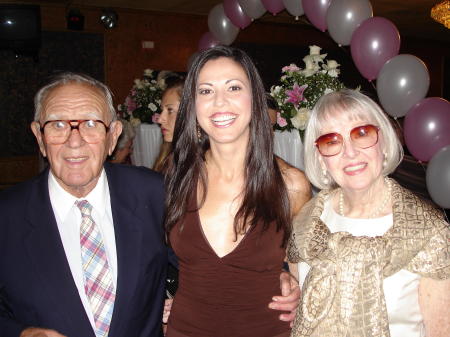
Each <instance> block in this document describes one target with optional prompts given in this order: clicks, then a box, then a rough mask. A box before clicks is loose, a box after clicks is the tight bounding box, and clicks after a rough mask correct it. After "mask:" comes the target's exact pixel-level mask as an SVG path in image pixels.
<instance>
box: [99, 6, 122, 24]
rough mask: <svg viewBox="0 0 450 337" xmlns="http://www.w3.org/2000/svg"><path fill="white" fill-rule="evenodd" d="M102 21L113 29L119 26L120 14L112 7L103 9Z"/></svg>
mask: <svg viewBox="0 0 450 337" xmlns="http://www.w3.org/2000/svg"><path fill="white" fill-rule="evenodd" d="M100 21H101V23H103V26H104V27H105V28H107V29H111V28H114V27H116V26H117V21H119V16H118V15H117V13H116V12H115V11H114V10H112V9H104V10H102V15H101V16H100Z"/></svg>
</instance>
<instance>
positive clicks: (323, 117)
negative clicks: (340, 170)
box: [304, 89, 403, 189]
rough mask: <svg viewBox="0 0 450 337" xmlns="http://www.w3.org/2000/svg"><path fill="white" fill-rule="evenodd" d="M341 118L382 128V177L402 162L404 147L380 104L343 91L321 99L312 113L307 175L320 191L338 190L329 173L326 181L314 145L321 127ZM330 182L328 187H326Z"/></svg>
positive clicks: (308, 128) (307, 138)
mask: <svg viewBox="0 0 450 337" xmlns="http://www.w3.org/2000/svg"><path fill="white" fill-rule="evenodd" d="M341 116H342V117H344V116H345V118H346V119H350V120H361V121H363V122H368V123H371V124H374V125H376V126H378V127H379V128H380V131H379V137H380V139H379V142H380V141H381V143H380V144H382V146H383V149H382V151H383V153H384V154H385V156H386V165H383V170H382V175H383V176H387V175H388V174H390V173H392V172H393V171H394V170H395V169H396V168H397V166H398V165H399V164H400V162H401V161H402V159H403V147H402V145H401V143H400V141H399V139H398V136H397V133H396V132H395V130H394V128H393V127H392V124H391V122H390V120H389V119H388V117H387V116H386V114H385V113H384V112H383V110H381V108H380V107H379V106H378V104H377V103H375V102H374V101H373V100H372V99H371V98H369V97H368V96H366V95H364V94H362V93H361V92H359V91H357V90H350V89H342V90H339V91H335V92H332V93H329V94H326V95H324V96H322V97H321V98H320V99H319V100H318V101H317V103H316V105H315V106H314V109H313V110H312V112H311V117H310V119H309V121H308V125H307V126H306V132H305V139H304V149H305V152H304V161H305V172H306V175H307V176H308V179H309V181H310V182H311V183H312V184H313V185H314V186H316V187H317V188H319V189H330V188H333V187H337V184H336V182H335V181H334V180H333V178H332V177H331V176H330V174H328V173H326V178H328V179H324V178H325V177H324V175H323V169H322V166H321V164H320V160H319V158H320V156H321V154H320V153H319V151H318V150H317V147H316V146H315V141H316V139H317V138H318V137H319V136H321V132H322V127H323V126H324V124H325V123H326V122H327V119H329V118H334V119H335V118H339V117H341ZM338 155H339V154H338ZM327 180H328V183H325V182H326V181H327ZM324 181H325V182H324Z"/></svg>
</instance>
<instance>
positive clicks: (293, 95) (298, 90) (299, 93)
mask: <svg viewBox="0 0 450 337" xmlns="http://www.w3.org/2000/svg"><path fill="white" fill-rule="evenodd" d="M306 88H308V85H307V84H305V85H302V86H301V87H299V86H298V84H297V83H295V84H294V87H293V88H292V90H286V95H287V96H288V98H286V100H285V101H284V103H292V104H294V105H298V104H299V103H300V102H303V101H306V99H305V96H303V93H304V91H305V89H306Z"/></svg>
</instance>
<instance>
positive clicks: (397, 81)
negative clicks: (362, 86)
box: [377, 54, 430, 118]
mask: <svg viewBox="0 0 450 337" xmlns="http://www.w3.org/2000/svg"><path fill="white" fill-rule="evenodd" d="M429 87H430V75H429V74H428V69H427V66H426V65H425V63H423V62H422V60H421V59H419V58H418V57H416V56H414V55H409V54H400V55H397V56H394V57H393V58H391V59H390V60H388V61H387V62H386V63H385V64H384V65H383V67H382V68H381V70H380V73H379V74H378V78H377V93H378V98H379V99H380V103H381V105H382V106H383V108H384V110H385V111H386V112H387V113H388V114H389V115H391V116H392V117H394V118H397V117H403V116H405V115H406V113H407V112H408V110H409V109H411V108H412V107H413V106H414V105H415V104H416V103H417V102H419V101H420V100H421V99H422V98H424V97H425V96H426V94H427V92H428V88H429Z"/></svg>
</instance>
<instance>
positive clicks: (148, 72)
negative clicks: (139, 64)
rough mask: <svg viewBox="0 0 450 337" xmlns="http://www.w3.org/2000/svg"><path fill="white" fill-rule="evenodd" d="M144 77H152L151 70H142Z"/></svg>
mask: <svg viewBox="0 0 450 337" xmlns="http://www.w3.org/2000/svg"><path fill="white" fill-rule="evenodd" d="M144 76H148V77H152V76H153V70H152V69H145V70H144Z"/></svg>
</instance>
